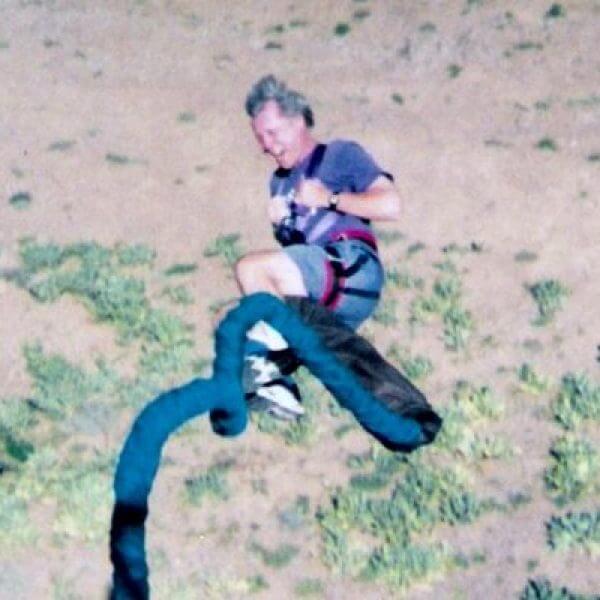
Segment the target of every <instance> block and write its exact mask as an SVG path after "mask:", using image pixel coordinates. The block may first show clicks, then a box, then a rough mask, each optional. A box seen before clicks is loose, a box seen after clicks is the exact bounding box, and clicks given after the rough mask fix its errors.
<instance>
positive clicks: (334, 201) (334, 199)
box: [329, 192, 340, 210]
mask: <svg viewBox="0 0 600 600" xmlns="http://www.w3.org/2000/svg"><path fill="white" fill-rule="evenodd" d="M339 201H340V195H339V193H338V192H333V193H332V194H331V196H329V210H337V205H338V204H339Z"/></svg>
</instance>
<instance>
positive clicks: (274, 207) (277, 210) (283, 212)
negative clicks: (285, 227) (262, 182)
mask: <svg viewBox="0 0 600 600" xmlns="http://www.w3.org/2000/svg"><path fill="white" fill-rule="evenodd" d="M267 210H268V213H269V219H270V221H271V223H273V224H275V225H277V224H278V223H281V221H282V220H283V219H284V218H285V217H289V215H290V209H289V207H288V205H287V202H286V199H285V196H273V197H272V198H270V199H269V204H268V209H267Z"/></svg>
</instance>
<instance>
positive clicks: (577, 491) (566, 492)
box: [544, 435, 600, 506]
mask: <svg viewBox="0 0 600 600" xmlns="http://www.w3.org/2000/svg"><path fill="white" fill-rule="evenodd" d="M550 455H551V457H552V464H551V465H550V467H548V469H546V471H545V473H544V481H545V483H546V488H547V489H548V491H549V492H550V494H551V495H552V496H553V498H554V501H555V502H556V503H557V504H558V505H559V506H561V505H564V504H566V503H567V502H572V501H574V500H578V499H579V498H582V497H583V496H585V495H587V494H589V493H592V492H594V491H595V490H596V489H597V486H598V475H599V474H600V458H599V456H598V451H597V450H596V449H595V448H594V446H592V444H590V443H589V442H588V441H587V440H584V439H579V438H576V437H574V436H572V435H565V436H562V437H560V438H558V439H557V440H556V441H555V442H554V443H553V444H552V447H551V448H550Z"/></svg>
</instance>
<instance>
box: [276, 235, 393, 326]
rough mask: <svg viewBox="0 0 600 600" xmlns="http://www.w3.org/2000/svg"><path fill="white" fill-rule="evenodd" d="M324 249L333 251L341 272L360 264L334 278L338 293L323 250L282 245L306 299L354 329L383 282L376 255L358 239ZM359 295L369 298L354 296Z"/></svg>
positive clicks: (371, 307) (372, 307)
mask: <svg viewBox="0 0 600 600" xmlns="http://www.w3.org/2000/svg"><path fill="white" fill-rule="evenodd" d="M328 248H333V252H335V253H336V254H337V255H338V256H339V263H341V265H342V266H343V268H344V269H348V268H350V269H351V268H352V266H353V265H355V264H356V263H357V261H359V264H360V263H363V264H362V265H361V266H360V268H359V269H358V270H357V271H356V272H354V273H352V274H350V275H348V277H343V278H342V279H341V280H339V279H338V283H339V284H340V287H341V290H342V291H341V292H340V293H339V294H336V293H335V290H334V285H335V280H336V277H335V274H334V269H333V266H332V264H331V256H330V254H328V252H327V251H326V250H325V248H323V247H321V246H316V245H312V244H295V245H293V246H286V247H285V248H283V252H285V253H286V254H287V255H288V256H289V257H290V258H291V259H292V260H293V261H294V263H296V265H298V268H299V269H300V272H301V273H302V279H303V281H304V286H305V288H306V291H307V294H308V297H309V298H310V299H311V300H313V301H315V302H318V303H319V304H323V305H325V306H327V307H328V308H330V309H331V310H332V311H333V313H334V314H335V315H336V316H337V317H338V318H339V319H340V320H341V321H343V322H344V323H345V324H346V325H348V326H349V327H351V328H352V329H356V328H357V327H358V326H359V325H360V324H361V323H362V322H363V321H364V320H365V319H367V318H368V317H370V316H371V315H372V314H373V312H374V311H375V308H376V307H377V303H378V302H379V295H380V294H381V288H382V287H383V283H384V280H385V275H384V270H383V266H382V265H381V262H380V260H379V257H378V256H377V253H376V252H375V251H374V250H373V249H372V248H371V247H370V246H368V245H367V244H365V243H363V242H361V241H358V240H342V241H339V242H334V243H332V244H329V245H328ZM351 270H352V269H351ZM344 288H350V289H349V290H348V293H344V292H343V289H344ZM352 290H357V293H356V294H355V293H352ZM362 292H366V294H368V295H369V296H371V297H365V296H361V295H358V294H360V293H362ZM328 300H329V302H327V301H328Z"/></svg>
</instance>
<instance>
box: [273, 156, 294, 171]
mask: <svg viewBox="0 0 600 600" xmlns="http://www.w3.org/2000/svg"><path fill="white" fill-rule="evenodd" d="M275 162H276V163H277V164H278V165H279V167H280V168H282V169H291V168H292V167H293V166H294V162H293V161H292V160H290V158H289V157H288V155H287V153H284V154H282V155H280V156H276V157H275Z"/></svg>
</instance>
